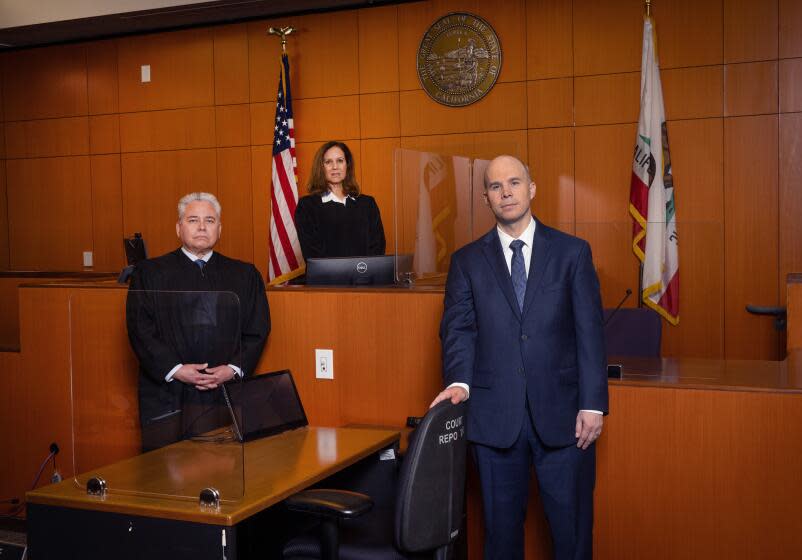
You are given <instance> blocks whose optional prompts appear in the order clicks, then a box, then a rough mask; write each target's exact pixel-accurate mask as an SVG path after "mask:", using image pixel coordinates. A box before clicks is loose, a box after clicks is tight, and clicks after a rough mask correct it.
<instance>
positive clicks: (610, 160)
mask: <svg viewBox="0 0 802 560" xmlns="http://www.w3.org/2000/svg"><path fill="white" fill-rule="evenodd" d="M636 133H637V126H636V125H635V124H619V125H609V126H591V127H581V128H577V129H576V148H575V154H574V158H575V162H576V163H575V169H576V220H577V222H584V223H600V224H605V223H611V222H625V223H627V224H628V223H629V221H630V217H629V180H630V176H631V174H632V162H631V160H632V147H633V146H634V144H635V134H636Z"/></svg>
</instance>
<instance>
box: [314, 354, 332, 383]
mask: <svg viewBox="0 0 802 560" xmlns="http://www.w3.org/2000/svg"><path fill="white" fill-rule="evenodd" d="M315 377H317V378H318V379H334V350H321V349H320V348H315Z"/></svg>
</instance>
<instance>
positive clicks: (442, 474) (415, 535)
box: [284, 401, 467, 560]
mask: <svg viewBox="0 0 802 560" xmlns="http://www.w3.org/2000/svg"><path fill="white" fill-rule="evenodd" d="M466 408H467V405H466V404H465V403H460V404H458V405H453V404H451V402H450V401H443V402H441V403H439V404H438V405H437V406H435V407H434V408H432V409H431V410H429V411H428V412H427V413H426V416H424V417H423V420H422V421H421V423H420V425H419V426H418V428H417V429H416V430H415V431H414V432H413V433H412V434H411V435H410V441H409V447H408V449H407V452H406V454H405V456H404V458H403V461H402V463H401V468H400V471H399V474H398V480H397V490H396V497H395V504H394V505H391V507H376V508H373V509H372V510H371V508H372V506H373V501H372V500H371V498H370V497H369V496H367V495H365V494H360V493H356V492H349V491H346V490H326V489H311V490H305V491H303V492H300V493H298V494H295V495H294V496H292V497H290V498H288V499H287V500H286V502H285V503H286V505H287V507H288V509H290V510H291V511H296V512H302V513H306V514H310V515H313V516H315V517H317V518H318V519H319V520H320V525H319V529H320V531H319V532H318V534H317V535H314V534H313V535H304V536H301V537H298V538H296V539H293V540H291V541H290V542H289V543H287V545H286V546H285V547H284V558H285V560H302V559H303V560H308V559H317V558H321V559H323V560H329V559H331V560H336V559H341V560H399V559H404V558H406V559H409V558H435V559H436V560H445V559H446V558H448V557H449V556H448V555H449V549H450V548H451V546H452V545H453V543H454V542H455V541H456V540H457V538H458V536H459V533H460V530H461V528H462V524H463V511H464V493H465V455H466V440H465V411H466ZM369 510H371V511H369Z"/></svg>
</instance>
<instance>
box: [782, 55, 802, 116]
mask: <svg viewBox="0 0 802 560" xmlns="http://www.w3.org/2000/svg"><path fill="white" fill-rule="evenodd" d="M794 111H802V58H794V59H790V60H781V61H780V112H781V113H790V112H794Z"/></svg>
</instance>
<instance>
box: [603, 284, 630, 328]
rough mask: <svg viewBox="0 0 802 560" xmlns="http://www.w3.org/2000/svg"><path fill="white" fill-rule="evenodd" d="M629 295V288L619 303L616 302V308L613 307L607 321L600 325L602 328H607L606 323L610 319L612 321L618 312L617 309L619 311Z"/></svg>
mask: <svg viewBox="0 0 802 560" xmlns="http://www.w3.org/2000/svg"><path fill="white" fill-rule="evenodd" d="M631 295H632V290H630V289H629V288H627V293H626V295H625V296H624V297H623V298H621V301H619V302H618V305H616V306H615V309H613V312H612V313H610V316H609V317H607V320H606V321H605V322H604V324H603V325H602V326H603V327H606V326H607V323H609V322H610V319H612V318H613V317H615V314H616V313H618V310H619V309H621V306H622V305H624V302H625V301H627V299H628V298H629V296H631Z"/></svg>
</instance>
